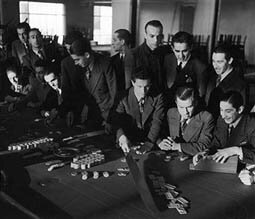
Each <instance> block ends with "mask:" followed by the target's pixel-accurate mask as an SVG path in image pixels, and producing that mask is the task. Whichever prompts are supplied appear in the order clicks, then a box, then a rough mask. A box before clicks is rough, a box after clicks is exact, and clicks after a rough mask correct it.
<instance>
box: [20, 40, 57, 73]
mask: <svg viewBox="0 0 255 219" xmlns="http://www.w3.org/2000/svg"><path fill="white" fill-rule="evenodd" d="M43 51H44V56H45V57H44V59H45V60H46V61H47V62H49V63H55V64H56V66H59V65H60V61H61V56H60V54H59V53H58V51H57V50H56V49H55V48H54V46H53V45H50V44H49V45H45V46H43ZM22 59H23V67H24V71H27V72H29V73H31V72H33V71H34V69H35V62H36V61H37V60H39V59H40V58H39V56H37V55H36V54H35V53H34V52H33V50H32V49H31V48H30V49H29V50H28V53H27V54H26V55H24V56H23V58H22ZM58 70H59V69H58Z"/></svg>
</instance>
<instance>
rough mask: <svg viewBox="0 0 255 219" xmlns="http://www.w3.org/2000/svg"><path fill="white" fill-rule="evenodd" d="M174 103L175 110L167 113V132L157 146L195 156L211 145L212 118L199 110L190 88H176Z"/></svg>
mask: <svg viewBox="0 0 255 219" xmlns="http://www.w3.org/2000/svg"><path fill="white" fill-rule="evenodd" d="M175 101H176V105H177V108H170V109H169V110H168V112H167V121H168V127H169V132H168V134H166V135H165V139H163V140H162V141H161V140H158V141H157V142H158V145H159V147H160V148H161V149H162V150H166V151H168V150H177V151H179V152H181V153H184V154H185V155H195V154H196V153H198V152H200V151H203V150H205V149H206V148H208V147H209V145H210V143H211V140H212V132H213V128H214V120H213V117H212V115H211V114H210V113H208V112H207V111H202V110H201V109H200V106H199V105H198V95H197V94H196V91H195V89H194V88H192V87H188V86H184V87H179V88H177V91H176V94H175ZM166 136H168V137H166Z"/></svg>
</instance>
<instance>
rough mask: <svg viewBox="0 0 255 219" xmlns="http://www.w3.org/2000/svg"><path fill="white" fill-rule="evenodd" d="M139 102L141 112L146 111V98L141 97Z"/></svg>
mask: <svg viewBox="0 0 255 219" xmlns="http://www.w3.org/2000/svg"><path fill="white" fill-rule="evenodd" d="M138 104H139V111H140V113H143V111H144V98H141V100H140V101H139V102H138Z"/></svg>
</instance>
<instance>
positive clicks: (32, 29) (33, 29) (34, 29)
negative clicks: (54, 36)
mask: <svg viewBox="0 0 255 219" xmlns="http://www.w3.org/2000/svg"><path fill="white" fill-rule="evenodd" d="M32 31H37V32H38V33H39V34H40V35H42V33H41V31H40V30H39V29H38V28H31V29H30V30H29V31H28V35H29V33H30V32H32Z"/></svg>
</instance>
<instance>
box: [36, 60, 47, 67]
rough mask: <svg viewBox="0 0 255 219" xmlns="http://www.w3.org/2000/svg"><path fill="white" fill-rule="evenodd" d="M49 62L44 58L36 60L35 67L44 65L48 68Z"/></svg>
mask: <svg viewBox="0 0 255 219" xmlns="http://www.w3.org/2000/svg"><path fill="white" fill-rule="evenodd" d="M48 66H49V63H48V62H47V61H45V60H42V59H38V60H36V61H35V68H36V67H44V68H48Z"/></svg>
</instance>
